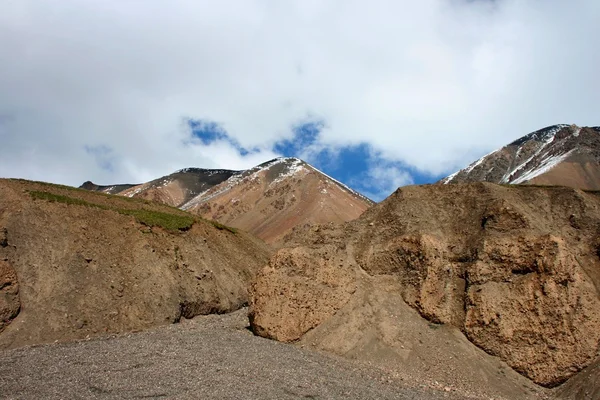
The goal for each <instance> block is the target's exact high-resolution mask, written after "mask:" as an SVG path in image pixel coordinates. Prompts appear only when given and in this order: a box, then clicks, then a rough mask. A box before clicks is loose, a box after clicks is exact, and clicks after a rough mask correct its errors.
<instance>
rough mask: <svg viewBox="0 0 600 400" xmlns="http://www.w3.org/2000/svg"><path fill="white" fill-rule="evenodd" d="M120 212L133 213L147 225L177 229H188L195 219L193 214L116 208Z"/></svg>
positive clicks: (171, 229)
mask: <svg viewBox="0 0 600 400" xmlns="http://www.w3.org/2000/svg"><path fill="white" fill-rule="evenodd" d="M115 211H117V212H118V213H120V214H124V215H131V216H133V217H135V219H136V220H137V221H138V222H139V223H141V224H144V225H147V226H160V227H161V228H164V229H167V230H170V231H175V230H180V231H186V230H188V229H190V228H191V227H192V225H193V224H194V222H196V221H195V219H194V218H193V217H192V216H185V215H175V214H167V213H163V212H159V211H152V210H144V209H141V210H123V209H121V210H115Z"/></svg>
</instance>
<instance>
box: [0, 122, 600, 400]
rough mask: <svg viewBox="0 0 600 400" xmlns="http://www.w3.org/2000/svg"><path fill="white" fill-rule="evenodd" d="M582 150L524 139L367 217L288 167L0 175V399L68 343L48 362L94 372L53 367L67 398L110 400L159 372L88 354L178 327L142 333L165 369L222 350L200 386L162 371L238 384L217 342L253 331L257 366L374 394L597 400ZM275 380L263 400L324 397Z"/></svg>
mask: <svg viewBox="0 0 600 400" xmlns="http://www.w3.org/2000/svg"><path fill="white" fill-rule="evenodd" d="M599 137H600V128H598V127H591V128H590V127H577V126H575V125H554V126H551V127H548V128H544V129H541V130H538V131H536V132H532V133H530V134H528V135H525V136H523V137H521V138H520V139H517V140H515V141H513V142H512V143H510V144H508V145H506V146H504V147H502V148H500V149H498V150H496V151H494V152H492V153H490V154H488V155H486V156H484V157H482V158H480V159H479V160H476V161H475V162H473V163H471V164H470V165H469V166H467V167H466V168H464V169H461V170H460V171H457V172H456V173H454V174H452V175H450V176H448V177H446V178H444V179H442V180H441V181H440V182H438V184H430V185H412V186H407V187H402V188H399V189H398V190H396V191H395V192H394V193H393V194H391V195H390V196H389V197H388V198H387V199H385V200H383V201H382V202H380V203H377V204H375V203H374V202H373V201H371V200H370V199H368V198H366V197H365V196H363V195H361V194H360V193H358V192H356V191H354V190H352V189H350V188H349V187H347V186H346V185H344V184H342V183H340V182H338V181H336V180H335V179H333V178H331V177H329V176H327V175H326V174H324V173H323V172H321V171H319V170H318V169H316V168H314V167H313V166H311V165H310V164H308V163H306V162H304V161H302V160H300V159H297V158H277V159H273V160H270V161H267V162H265V163H262V164H260V165H257V166H256V167H253V168H250V169H247V170H228V169H203V168H195V167H193V168H185V169H182V170H179V171H176V172H174V173H172V174H170V175H166V176H163V177H160V178H158V179H155V180H152V181H150V182H146V183H141V184H119V185H107V186H102V185H97V184H95V183H92V182H89V181H88V182H85V183H84V184H83V185H82V186H81V187H80V188H73V187H68V186H61V185H54V184H50V183H43V182H30V181H25V180H19V179H2V180H0V348H2V349H13V348H18V349H16V350H6V351H5V350H2V351H0V372H1V374H0V392H2V390H1V389H2V388H3V387H4V388H5V387H11V388H15V387H17V386H18V385H14V384H13V383H11V382H15V381H17V380H19V379H22V377H19V376H17V375H18V374H17V373H16V372H14V371H23V370H28V371H29V370H32V369H31V368H26V367H24V365H25V364H23V362H24V361H23V360H26V361H27V362H29V363H30V364H31V365H38V364H39V362H40V361H39V360H40V357H41V359H42V361H41V362H42V364H41V365H46V364H44V361H43V360H44V359H45V357H47V356H48V355H49V354H53V352H54V351H55V350H56V349H62V347H60V346H63V345H62V344H60V343H62V342H72V341H74V340H84V341H86V340H90V343H89V345H87V344H86V343H85V342H76V344H65V345H64V346H65V347H64V348H65V349H66V350H65V351H67V352H68V351H71V350H69V349H75V348H76V349H77V351H83V352H84V353H83V354H84V356H83V357H84V359H86V360H87V359H89V360H99V359H100V360H101V361H90V363H89V365H88V364H85V366H80V365H76V366H75V368H76V369H77V370H83V371H84V372H85V371H87V368H89V369H90V371H92V373H91V376H93V377H95V379H96V378H97V377H98V376H102V378H103V379H104V378H105V377H106V379H107V383H106V385H105V386H102V388H100V389H98V387H100V386H101V384H100V383H98V382H96V383H95V386H93V385H91V384H90V383H89V379H87V378H82V379H77V380H74V379H70V380H68V382H69V385H71V384H72V385H74V386H75V387H76V391H77V393H79V394H80V395H81V396H83V397H97V396H96V395H97V394H98V393H109V392H110V391H111V390H114V392H110V393H112V394H114V396H115V397H114V398H118V397H122V395H124V393H130V394H131V393H133V392H130V391H127V390H130V387H131V386H132V385H131V383H133V386H136V384H137V383H139V380H142V379H145V377H146V374H147V373H150V374H154V375H153V376H155V377H157V376H163V375H165V374H164V370H163V369H161V368H162V367H161V365H166V364H165V363H164V362H163V363H161V362H158V363H156V364H153V363H149V364H148V363H147V364H140V363H139V362H138V361H136V359H134V358H131V354H129V353H127V352H122V351H121V352H116V351H113V352H111V350H98V346H96V345H95V343H99V341H108V343H116V342H115V341H117V340H120V339H119V338H118V337H115V336H114V335H119V334H123V333H126V334H127V338H128V340H130V339H131V341H132V342H133V343H139V347H140V348H142V349H143V350H142V353H141V354H142V355H141V357H142V358H143V359H145V357H146V356H147V352H148V350H147V349H149V347H148V341H150V342H152V341H153V340H154V339H152V338H154V337H157V336H155V334H154V333H153V332H152V329H154V328H155V327H157V326H158V325H165V324H167V325H168V324H174V323H179V322H184V324H182V325H181V327H180V329H178V330H177V331H169V330H164V331H161V332H163V333H161V334H160V335H163V334H164V335H167V337H169V338H171V339H172V340H168V341H169V342H170V343H172V345H173V347H172V349H174V350H169V351H170V352H171V353H172V354H171V353H170V354H171V355H174V356H173V357H172V358H169V359H168V365H169V366H170V367H172V366H174V365H179V364H177V362H178V361H177V360H179V358H180V357H179V356H180V355H181V354H188V353H189V352H190V349H191V348H190V347H185V346H183V345H182V344H183V343H188V345H186V346H189V343H202V345H203V348H205V349H212V348H213V347H212V346H213V345H218V346H221V347H219V348H223V347H225V348H226V349H229V350H226V351H223V352H221V351H219V353H218V354H216V353H215V354H213V355H212V356H211V357H212V358H214V359H215V360H217V361H218V362H219V367H218V369H215V370H214V371H213V370H210V371H205V370H206V368H207V365H208V364H205V363H204V361H206V360H202V361H198V359H194V360H193V361H190V359H187V358H186V360H187V361H185V365H184V366H180V367H177V368H176V369H172V370H170V371H172V372H169V374H167V375H173V374H175V375H176V374H177V373H179V372H180V371H183V369H185V370H186V371H191V374H192V375H193V376H194V377H195V376H196V375H195V373H196V371H205V372H207V373H208V375H210V376H219V377H225V378H226V379H233V378H234V375H235V374H237V375H235V379H237V377H239V376H242V375H244V374H248V375H244V376H247V377H249V378H250V379H253V377H254V375H252V373H253V371H243V372H239V370H236V371H238V372H236V373H235V374H233V375H232V373H231V372H230V371H233V370H231V369H230V368H229V367H225V368H223V367H222V366H221V364H220V363H221V362H222V361H224V360H228V361H227V362H229V363H232V362H233V363H238V364H239V363H240V360H239V359H238V358H237V357H238V354H239V351H237V350H236V351H234V350H231V349H234V348H236V347H235V346H241V347H243V348H244V349H249V350H248V351H249V352H251V353H252V354H255V355H257V354H261V352H264V351H265V350H261V349H265V348H266V347H265V346H264V345H265V343H267V341H265V340H264V339H262V338H259V337H263V338H268V339H272V340H276V341H278V342H282V343H277V344H276V345H277V346H273V347H269V350H268V351H269V352H273V354H272V355H273V358H275V359H283V358H286V357H287V356H284V354H289V353H285V352H284V351H282V349H290V348H294V350H295V351H296V350H297V352H298V353H296V354H297V355H296V356H294V358H293V362H292V363H295V364H296V365H298V366H299V367H300V368H303V369H308V370H312V366H313V365H314V364H311V361H310V360H314V358H311V357H313V355H314V354H318V353H320V354H323V353H333V354H335V355H337V356H339V359H340V360H345V362H347V363H348V364H344V365H346V367H343V368H346V369H347V370H354V368H355V367H356V366H358V365H363V366H365V367H366V368H370V370H371V371H375V370H376V371H379V372H378V373H383V374H384V376H385V378H383V380H381V381H378V382H380V383H382V385H384V386H385V388H386V390H388V389H389V390H390V391H392V392H394V393H396V394H397V396H392V397H389V398H396V397H398V396H400V397H402V396H403V395H402V394H401V393H408V392H406V391H407V390H409V391H410V390H412V389H413V388H418V390H424V392H422V393H427V394H424V395H423V396H424V397H422V398H440V399H441V398H451V399H456V400H465V399H490V398H494V399H505V400H506V399H526V400H538V399H560V400H567V399H568V400H571V399H585V400H597V399H598V398H600V385H599V384H598V382H600V356H599V355H598V349H599V348H600V311H599V310H600V258H599V254H600V239H599V238H598V226H600V195H599V193H600V170H599V168H600V167H599V165H600V158H599V157H600V141H599ZM569 186H570V187H569ZM246 307H247V308H246ZM236 310H241V311H240V312H239V313H237V314H236V317H235V318H236V319H237V322H235V328H231V327H230V326H229V325H228V324H229V322H225V321H228V320H227V319H218V320H213V321H222V322H218V323H216V324H215V323H214V322H213V324H212V325H207V328H204V325H203V324H205V323H206V321H209V320H208V319H202V318H204V317H201V316H203V315H208V314H210V315H213V316H214V315H215V314H219V315H220V314H229V313H231V312H233V311H236ZM196 317H197V318H196ZM220 317H221V316H219V318H220ZM206 318H208V317H206ZM190 319H192V320H191V321H188V320H190ZM191 324H194V325H191ZM192 326H194V327H195V328H194V329H191V328H189V327H192ZM196 328H197V329H196ZM139 330H150V331H149V332H148V335H149V336H147V335H146V336H144V335H140V336H136V334H135V333H132V332H136V331H139ZM208 331H210V332H211V333H212V336H210V335H206V334H204V333H202V332H205V333H206V332H208ZM234 331H235V335H233V336H232V332H234ZM250 331H251V332H252V333H253V334H254V336H253V335H252V334H250ZM169 335H172V336H169ZM144 337H145V339H143V338H144ZM224 337H226V338H228V339H226V340H222V339H223V338H224ZM233 337H235V338H236V339H231V338H233ZM136 338H139V342H138V341H137V340H138V339H136ZM148 338H150V339H148ZM204 340H207V342H206V343H205V342H204ZM208 340H210V341H208ZM215 340H216V342H218V343H216V342H215ZM232 340H235V343H233V342H231V343H230V341H232ZM219 341H220V342H219ZM51 342H60V343H59V344H57V345H53V344H48V343H51ZM283 343H287V344H283ZM39 344H46V345H44V346H37V347H31V348H29V347H24V346H27V345H39ZM69 346H73V347H69ZM103 348H104V349H106V347H103ZM109 348H110V346H109ZM237 348H238V349H239V347H237ZM107 351H108V353H110V354H111V356H110V357H108V358H107V354H106V352H107ZM86 352H89V354H88V353H86ZM155 353H156V354H155V355H156V357H158V358H159V359H162V357H163V356H165V357H166V356H169V355H165V354H163V353H164V352H162V351H158V352H155ZM159 353H160V354H159ZM65 354H67V353H65ZM153 354H154V353H153ZM88 355H91V356H92V357H89V358H88ZM113 356H114V360H118V361H116V364H118V365H117V367H118V368H117V370H118V371H119V372H118V374H121V372H124V373H130V372H131V371H133V373H134V374H137V375H136V376H137V378H134V379H133V380H132V382H129V381H128V382H127V384H126V386H127V388H126V389H122V388H121V389H115V388H114V385H113V383H114V382H115V379H116V378H115V377H114V376H113V375H110V376H109V375H106V373H105V372H106V371H112V370H110V368H112V367H114V365H113V366H112V367H111V366H108V367H106V366H104V364H102V363H103V362H106V360H109V359H112V358H111V357H113ZM48 357H49V356H48ZM102 360H104V361H102ZM286 360H288V359H287V358H286ZM109 361H110V360H109ZM188 361H189V362H188ZM213 361H214V360H213ZM288 361H289V360H288ZM356 361H358V363H355V362H356ZM60 362H61V363H67V364H68V363H69V362H70V358H69V357H68V356H64V357H63V358H61V361H60ZM111 362H112V361H111ZM242 362H244V360H242ZM48 363H50V364H52V363H53V362H50V361H48ZM98 363H100V364H98ZM13 364H15V365H17V366H19V368H11V366H12V365H13ZM121 364H124V365H127V366H128V367H126V368H125V369H124V370H121V369H119V368H120V367H121ZM61 365H64V364H61ZM111 365H112V364H111ZM7 366H8V367H7ZM69 366H72V365H69ZM263 367H264V369H265V371H267V372H268V373H269V374H270V376H278V375H277V374H280V373H284V374H286V373H287V372H286V371H288V370H289V371H292V372H293V368H291V369H290V368H288V367H286V368H287V369H285V371H280V370H276V368H272V365H270V364H265V365H263ZM107 368H108V369H107ZM138 368H140V370H139V371H143V373H142V372H139V371H138ZM178 368H181V369H178ZM270 368H271V369H270ZM39 370H40V371H42V372H37V373H36V374H37V375H36V376H35V377H32V378H31V379H29V378H27V379H29V380H23V382H25V383H24V385H29V384H30V383H31V382H34V381H35V382H42V383H41V384H40V385H38V386H39V387H40V388H39V389H36V390H38V392H37V393H36V396H29V397H39V398H42V397H48V396H47V395H48V394H49V392H48V390H49V389H45V387H47V385H49V384H50V383H51V382H50V381H52V382H53V383H52V385H55V386H52V387H59V388H60V387H61V385H62V383H61V382H62V381H61V379H66V378H64V377H62V378H61V377H58V378H57V376H55V375H48V374H47V373H46V372H45V371H46V368H41V369H39ZM93 371H102V372H101V373H94V372H93ZM136 371H138V372H136ZM343 371H346V370H345V369H342V370H340V371H336V373H341V374H342V376H344V373H345V372H343ZM240 374H241V375H240ZM288 375H289V374H288ZM292 375H293V374H292ZM128 376H129V375H128ZM336 376H337V375H336ZM288 378H289V376H288ZM321 378H323V377H315V378H312V379H313V380H315V381H318V380H319V379H321ZM57 379H58V381H57ZM286 379H287V378H286ZM323 379H325V380H324V382H325V381H326V380H327V379H326V378H323ZM336 379H337V378H336ZM342 379H346V378H342ZM9 381H10V382H9ZM292 381H293V382H294V384H293V385H292V386H293V387H288V386H289V385H286V387H285V388H283V389H282V390H283V391H282V392H281V393H280V396H279V397H285V398H288V397H289V398H297V397H313V398H314V397H319V396H321V397H328V395H327V392H326V391H325V392H319V394H318V395H317V394H315V392H313V391H311V390H310V389H311V384H310V383H307V382H300V381H297V380H295V381H294V380H293V379H292ZM6 382H9V383H6ZM56 382H58V384H57V383H56ZM65 382H66V381H65ZM221 382H223V381H221ZM286 382H287V381H286ZM255 383H257V384H261V382H255ZM64 384H65V385H66V383H64ZM56 385H58V386H56ZM111 385H112V386H111ZM395 385H397V386H395ZM38 386H36V387H38ZM342 386H344V385H342ZM398 387H399V388H400V389H397V388H398ZM178 389H179V388H177V387H173V388H169V389H168V390H166V391H165V392H164V393H163V392H160V393H159V394H160V395H161V396H162V395H163V394H164V396H163V397H165V396H166V397H177V393H180V392H178V391H177V390H178ZM14 390H16V389H14ZM252 390H253V389H252V388H251V387H248V394H249V396H250V397H252V393H253V391H252ZM366 390H367V391H368V388H367V389H366ZM20 393H21V394H22V393H29V392H27V391H26V390H24V391H22V392H20ZM152 393H154V392H152ZM157 393H158V392H157ZM298 393H300V394H298ZM344 393H346V392H344ZM361 393H364V392H361ZM410 393H416V392H410ZM419 393H421V392H419ZM11 394H13V395H14V396H15V397H20V396H19V393H18V392H14V393H13V392H11ZM112 394H111V395H112ZM136 395H139V396H140V397H148V396H147V395H148V393H147V392H145V391H137V392H136ZM288 395H289V396H288ZM286 396H287V397H286ZM411 396H412V397H411ZM415 396H416V395H415ZM415 396H413V395H409V398H416V397H415ZM21 397H28V396H26V395H23V396H21ZM50 397H52V396H50ZM329 397H331V396H329ZM346 397H352V393H350V392H348V393H346ZM419 398H420V397H419Z"/></svg>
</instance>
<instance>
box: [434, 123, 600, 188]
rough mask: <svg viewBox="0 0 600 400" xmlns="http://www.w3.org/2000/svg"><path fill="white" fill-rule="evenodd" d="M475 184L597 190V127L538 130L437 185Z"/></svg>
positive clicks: (599, 183)
mask: <svg viewBox="0 0 600 400" xmlns="http://www.w3.org/2000/svg"><path fill="white" fill-rule="evenodd" d="M478 181H483V182H493V183H514V184H519V183H520V184H539V185H561V186H570V187H576V188H581V189H591V190H600V127H592V128H580V127H578V126H575V125H554V126H550V127H547V128H544V129H540V130H539V131H536V132H533V133H530V134H528V135H525V136H523V137H522V138H520V139H518V140H515V141H514V142H512V143H510V144H509V145H507V146H504V147H503V148H501V149H499V150H496V151H494V152H492V153H490V154H488V155H485V156H483V157H482V158H480V159H479V160H477V161H475V162H473V163H472V164H471V165H469V166H468V167H466V168H464V169H462V170H460V171H458V172H456V173H454V174H452V175H450V176H448V177H447V178H444V179H442V180H441V181H440V182H441V183H464V182H478Z"/></svg>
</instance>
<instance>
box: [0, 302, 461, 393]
mask: <svg viewBox="0 0 600 400" xmlns="http://www.w3.org/2000/svg"><path fill="white" fill-rule="evenodd" d="M245 315H246V314H245V310H241V311H239V312H236V313H233V314H229V315H224V316H207V317H198V318H195V319H194V320H191V321H185V322H183V323H181V324H177V325H170V326H164V327H159V328H156V329H153V330H150V331H145V332H140V333H132V334H127V335H120V336H116V337H111V338H103V339H94V340H88V341H80V342H73V343H64V344H53V345H44V346H34V347H26V348H21V349H15V350H8V351H0V397H1V398H3V399H4V398H6V399H123V398H127V399H298V398H309V399H341V398H343V399H348V398H353V399H464V397H461V396H460V395H459V394H457V393H446V392H439V391H432V390H431V389H427V388H410V387H407V386H406V385H405V384H404V383H403V382H402V381H397V380H393V379H390V378H389V377H388V376H386V375H385V374H384V373H383V372H382V371H380V370H377V369H371V368H368V367H366V366H364V365H360V364H356V363H353V362H351V361H348V360H345V359H342V358H338V357H334V356H329V355H327V354H321V353H316V352H313V351H309V350H305V349H301V348H298V347H296V346H291V345H286V344H281V343H277V342H274V341H270V340H266V339H262V338H258V337H255V336H253V335H252V334H251V333H250V332H249V331H248V330H247V329H245V326H246V325H247V320H246V318H245Z"/></svg>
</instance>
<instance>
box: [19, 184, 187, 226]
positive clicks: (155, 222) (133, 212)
mask: <svg viewBox="0 0 600 400" xmlns="http://www.w3.org/2000/svg"><path fill="white" fill-rule="evenodd" d="M29 194H30V196H31V197H32V198H33V199H34V200H46V201H50V202H56V203H63V204H69V205H78V206H85V207H94V208H100V209H102V210H111V211H115V212H118V213H119V214H123V215H130V216H132V217H134V218H135V219H136V221H138V222H139V223H140V224H144V225H146V226H150V227H154V226H158V227H161V228H163V229H166V230H169V231H177V230H180V231H182V230H188V229H190V228H191V227H192V225H193V224H194V222H196V220H195V218H194V217H193V216H191V215H177V214H171V213H166V212H161V211H154V210H148V209H143V208H142V209H126V208H119V207H109V206H106V205H103V204H96V203H90V202H88V201H85V200H82V199H79V198H76V197H70V196H65V195H60V194H55V193H50V192H43V191H39V190H31V191H29Z"/></svg>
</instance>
